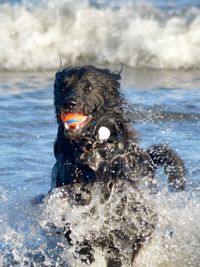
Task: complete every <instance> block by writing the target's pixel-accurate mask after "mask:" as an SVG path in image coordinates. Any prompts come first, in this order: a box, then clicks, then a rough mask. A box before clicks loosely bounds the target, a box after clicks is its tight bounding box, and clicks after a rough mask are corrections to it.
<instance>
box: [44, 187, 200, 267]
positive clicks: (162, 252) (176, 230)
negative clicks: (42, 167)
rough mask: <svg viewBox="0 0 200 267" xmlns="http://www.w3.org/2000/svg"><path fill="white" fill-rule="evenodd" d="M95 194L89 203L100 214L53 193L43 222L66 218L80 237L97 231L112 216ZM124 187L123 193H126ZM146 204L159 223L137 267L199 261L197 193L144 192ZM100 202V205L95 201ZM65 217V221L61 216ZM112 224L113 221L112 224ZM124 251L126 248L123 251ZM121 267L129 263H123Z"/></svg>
mask: <svg viewBox="0 0 200 267" xmlns="http://www.w3.org/2000/svg"><path fill="white" fill-rule="evenodd" d="M97 191H98V190H97ZM97 191H96V192H95V193H94V196H95V198H93V200H92V205H94V204H95V206H96V208H97V210H96V211H95V214H97V213H98V215H99V216H97V217H98V218H97V217H96V216H91V214H90V215H89V212H88V210H90V208H91V207H90V206H88V207H87V206H86V207H78V206H76V205H75V206H70V201H66V199H60V198H59V196H56V195H52V196H51V198H50V199H49V200H48V202H47V206H46V209H45V212H44V213H43V221H41V224H42V225H43V227H44V228H45V225H46V224H47V223H48V222H49V221H51V222H52V221H53V223H54V224H55V225H57V226H60V227H62V226H63V224H65V223H66V221H69V222H70V224H71V226H73V229H74V230H75V233H74V235H73V238H75V239H78V240H80V239H81V238H82V237H83V236H84V237H85V236H87V235H88V233H89V232H90V231H92V230H91V229H93V230H94V231H95V233H97V232H98V231H99V230H100V228H101V226H102V225H104V220H105V219H106V218H108V217H110V216H111V217H112V215H113V214H112V209H111V210H109V212H110V213H109V214H108V213H106V212H105V211H106V209H105V205H104V204H100V199H99V194H98V192H97ZM129 193H130V191H129V190H127V191H126V190H125V192H124V194H127V195H128V194H129ZM146 198H147V201H148V203H149V204H150V203H151V204H152V203H153V205H155V209H156V212H157V214H158V223H157V224H156V228H155V231H154V233H153V235H152V238H151V240H150V241H149V242H147V243H146V244H145V245H144V247H143V248H142V249H141V250H140V252H139V254H138V256H137V258H136V262H135V265H134V266H136V267H158V266H163V267H169V266H170V267H189V266H191V267H197V266H199V260H200V242H199V241H200V227H199V220H200V215H199V208H200V202H199V197H198V194H193V195H192V194H189V193H188V192H180V193H169V192H168V191H167V190H163V191H162V192H160V193H158V194H157V195H151V196H149V195H147V196H146ZM113 199H115V200H114V202H113V206H112V208H113V207H114V205H115V202H117V199H118V198H117V196H114V195H113ZM97 203H99V204H97ZM63 218H65V220H64V219H63ZM113 226H114V224H113ZM124 254H125V251H124ZM68 257H69V261H71V262H75V263H74V264H75V266H83V265H82V264H81V263H80V262H79V261H76V260H74V259H72V257H71V258H70V251H68ZM97 264H100V266H105V264H104V263H103V262H102V255H101V253H100V252H99V255H96V262H95V264H94V266H95V267H97V266H99V265H97ZM123 266H124V267H126V266H128V265H126V264H124V265H123Z"/></svg>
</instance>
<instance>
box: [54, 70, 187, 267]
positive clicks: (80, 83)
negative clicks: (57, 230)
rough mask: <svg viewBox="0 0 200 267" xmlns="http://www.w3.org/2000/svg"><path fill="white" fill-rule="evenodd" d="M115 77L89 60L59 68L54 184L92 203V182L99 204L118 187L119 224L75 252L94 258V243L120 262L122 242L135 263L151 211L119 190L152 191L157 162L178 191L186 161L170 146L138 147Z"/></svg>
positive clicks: (116, 263) (114, 263)
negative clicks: (99, 188)
mask: <svg viewBox="0 0 200 267" xmlns="http://www.w3.org/2000/svg"><path fill="white" fill-rule="evenodd" d="M120 78H121V77H120V74H119V73H111V72H110V71H109V70H108V69H98V68H95V67H94V66H90V65H89V66H80V67H69V68H66V69H63V70H62V71H59V72H57V73H56V79H55V84H54V100H55V102H54V103H55V109H56V116H57V122H58V134H57V139H56V141H55V146H54V153H55V157H56V160H57V161H56V164H55V166H54V168H53V171H52V189H53V188H56V187H62V186H64V187H63V188H64V189H65V191H66V192H67V194H68V197H70V198H73V199H74V200H75V201H76V202H77V204H78V205H83V206H84V205H89V204H90V202H91V199H92V197H93V193H92V192H93V187H94V186H97V185H98V186H99V187H101V191H100V194H101V201H103V202H105V203H106V201H107V202H109V201H110V199H112V197H113V196H112V194H113V192H121V193H120V194H121V198H120V199H121V200H120V204H119V205H118V206H115V208H113V209H114V210H113V212H114V213H115V215H116V216H115V218H116V220H117V222H118V226H117V228H116V229H115V231H114V232H113V231H111V230H110V232H109V230H108V229H109V226H108V227H107V228H106V229H107V230H105V227H106V226H105V227H104V228H102V231H101V234H99V235H96V236H95V235H93V237H92V238H90V240H89V239H85V240H84V241H82V242H80V243H78V242H77V243H76V249H75V255H78V254H79V255H82V256H84V257H82V260H83V261H86V262H87V263H91V262H92V261H94V260H95V259H94V255H93V253H92V251H93V245H94V246H97V247H100V248H101V249H102V250H103V251H105V253H107V254H106V256H105V258H106V261H107V266H122V264H123V263H122V262H123V260H122V254H120V251H121V250H122V247H123V246H124V243H126V245H127V246H129V247H130V248H131V252H130V253H131V254H130V262H133V260H134V257H135V255H136V253H137V251H138V250H139V248H140V247H141V245H142V243H143V242H144V241H145V239H146V238H147V237H148V236H150V235H151V233H152V231H153V228H154V224H155V223H156V222H155V213H154V212H153V211H152V210H151V209H150V208H149V207H148V205H147V204H146V203H145V201H142V199H143V197H142V195H140V198H141V199H140V200H138V199H137V197H135V196H134V195H132V196H131V195H129V194H127V196H126V195H124V194H123V190H122V189H123V188H127V187H131V188H133V192H140V190H141V189H142V188H143V186H146V185H147V187H153V188H154V187H155V186H154V185H155V177H154V176H155V171H156V169H157V167H158V166H159V165H162V166H163V167H164V170H165V172H166V174H167V175H168V182H169V185H170V186H172V187H174V188H175V189H184V188H185V183H186V178H185V176H186V175H185V168H184V164H183V162H182V160H181V158H180V157H179V156H178V155H177V154H176V152H175V151H173V150H172V149H170V148H169V147H168V146H166V145H154V146H152V147H150V148H149V149H148V150H147V151H144V150H143V149H141V148H140V147H139V146H138V141H137V134H136V132H135V130H134V129H133V128H132V124H131V122H130V121H129V119H127V118H126V114H125V112H124V107H125V105H126V100H125V99H124V97H123V96H122V95H121V93H120V91H119V90H120V83H119V80H120ZM70 116H71V117H70ZM73 116H74V117H73ZM70 118H71V119H70ZM74 120H75V121H74ZM76 120H77V121H76ZM120 190H121V191H120ZM130 203H131V204H130ZM127 209H128V210H129V211H128V213H129V215H127V213H125V210H127ZM117 214H118V215H117ZM134 216H135V218H136V217H137V219H133V218H134ZM131 218H132V221H131ZM147 218H148V219H147ZM134 220H137V223H135V222H134ZM148 220H149V221H148ZM128 222H130V223H128ZM105 225H106V223H105ZM125 225H126V227H125ZM71 231H72V230H71V229H70V226H68V227H67V228H66V231H65V234H66V237H67V238H68V241H69V243H73V242H72V240H71V236H70V234H71ZM122 244H123V245H122ZM122 252H123V251H122ZM80 258H81V257H80ZM127 262H128V260H127ZM129 264H131V263H129Z"/></svg>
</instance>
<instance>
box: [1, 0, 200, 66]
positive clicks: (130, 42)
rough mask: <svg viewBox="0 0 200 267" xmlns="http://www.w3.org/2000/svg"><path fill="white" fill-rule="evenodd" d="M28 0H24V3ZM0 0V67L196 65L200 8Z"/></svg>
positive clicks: (199, 48)
mask: <svg viewBox="0 0 200 267" xmlns="http://www.w3.org/2000/svg"><path fill="white" fill-rule="evenodd" d="M26 2H27V3H26ZM28 2H29V1H25V2H23V1H22V2H21V3H18V4H10V3H4V4H0V32H1V42H0V50H1V53H0V69H1V70H20V71H21V70H23V71H26V70H38V69H39V70H46V69H58V68H59V65H60V63H59V55H58V54H60V55H61V58H62V63H63V65H69V64H74V63H76V64H77V63H81V62H84V63H91V62H92V63H98V64H107V63H108V64H121V63H124V64H126V65H128V66H131V67H135V68H143V67H145V68H156V69H180V68H182V69H191V68H192V69H195V68H200V34H199V32H200V9H198V8H197V7H188V8H187V9H185V10H183V9H179V10H171V11H170V10H168V11H167V10H161V9H158V8H156V7H154V6H152V5H149V4H144V3H143V4H140V5H139V4H131V3H130V2H127V3H126V4H124V5H119V6H118V7H112V6H111V5H107V6H106V5H97V4H92V3H88V2H87V1H66V0H63V1H53V0H49V1H46V3H44V2H45V1H41V2H40V3H38V2H37V1H32V2H29V3H28Z"/></svg>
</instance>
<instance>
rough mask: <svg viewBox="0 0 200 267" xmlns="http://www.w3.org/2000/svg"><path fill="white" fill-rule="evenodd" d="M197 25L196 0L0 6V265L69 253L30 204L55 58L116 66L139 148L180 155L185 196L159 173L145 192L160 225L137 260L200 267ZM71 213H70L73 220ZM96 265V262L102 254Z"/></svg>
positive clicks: (142, 265)
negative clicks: (168, 149)
mask: <svg viewBox="0 0 200 267" xmlns="http://www.w3.org/2000/svg"><path fill="white" fill-rule="evenodd" d="M199 32H200V6H199V1H187V0H182V1H167V2H165V1H161V0H160V1H146V2H144V1H109V2H108V1H64V0H63V1H12V2H11V1H1V4H0V33H1V42H0V48H1V49H0V51H1V52H0V69H1V72H0V125H1V127H0V148H1V149H0V151H1V152H0V163H1V164H0V170H1V171H0V174H1V180H0V266H2V267H8V266H20V267H21V266H38V267H40V266H67V264H68V262H69V259H70V260H71V254H70V248H69V246H68V244H67V242H66V240H65V238H63V237H62V235H59V234H58V231H57V230H55V231H54V232H53V231H52V229H51V230H49V231H48V228H47V229H45V228H44V227H42V226H44V225H47V224H48V221H49V222H50V221H51V218H48V212H46V217H44V214H45V212H44V207H42V206H41V205H32V204H31V200H32V199H33V198H34V197H35V196H36V195H38V194H41V193H47V192H48V190H49V188H50V180H51V178H50V176H51V170H52V167H53V165H54V163H55V159H54V155H53V143H54V140H55V137H56V132H57V125H56V119H55V113H54V107H53V81H54V75H55V72H56V70H58V69H59V66H60V64H61V63H60V60H59V55H58V54H60V58H61V59H62V65H70V64H79V63H86V64H89V63H94V64H96V65H97V66H99V67H105V66H106V67H109V68H110V69H111V70H113V71H120V69H121V65H122V64H124V67H123V71H122V86H121V90H122V93H123V94H124V95H125V96H126V97H127V98H128V99H129V101H130V102H131V103H133V104H132V107H131V109H130V116H131V118H132V119H133V120H134V121H135V124H134V127H135V128H136V130H137V131H138V133H139V137H140V143H141V146H142V147H143V148H147V147H149V145H151V144H154V143H166V144H169V145H170V146H172V147H173V148H174V149H175V150H176V151H177V152H178V153H179V154H180V156H181V157H182V158H183V160H184V162H185V165H186V168H187V173H188V174H187V175H188V182H187V188H186V191H185V192H178V193H169V192H168V191H167V184H166V177H165V176H164V174H163V173H162V172H160V173H158V187H159V192H158V194H157V195H155V196H154V199H153V200H152V199H149V201H153V202H154V206H155V208H156V211H157V214H158V224H157V226H156V229H155V232H154V234H153V236H152V239H151V241H150V242H149V243H148V244H146V245H145V247H144V248H143V249H142V250H141V252H140V254H139V255H138V257H137V259H136V266H137V267H160V266H164V267H179V266H184V267H188V266H192V267H198V266H200V226H199V221H200V212H199V210H200V167H199V166H200V142H199V136H200V127H199V121H200V105H199V104H200V91H199V88H200V70H199V68H200V56H199V55H200V34H199ZM57 201H58V200H57ZM62 205H63V204H62V201H60V202H59V201H58V203H57V206H56V208H57V210H58V217H59V215H60V214H61V213H62V208H63V207H62ZM50 209H51V207H47V209H46V210H47V211H50ZM54 210H55V209H54ZM77 212H78V211H77V210H74V211H73V210H72V211H71V213H70V214H69V215H68V216H70V217H71V219H74V220H75V219H77V218H79V220H80V221H81V217H77ZM79 215H80V216H81V213H80V214H79ZM53 216H54V219H55V218H56V215H55V214H54V215H53ZM44 222H45V223H46V224H45V223H44ZM84 227H85V226H84ZM84 229H85V228H84ZM79 230H80V232H81V231H83V228H82V226H81V225H80V229H79ZM97 259H98V258H97ZM95 264H96V265H94V266H102V267H103V263H101V261H100V257H99V261H98V260H97V262H96V263H95ZM74 266H82V265H81V264H80V263H78V262H76V261H75V262H74Z"/></svg>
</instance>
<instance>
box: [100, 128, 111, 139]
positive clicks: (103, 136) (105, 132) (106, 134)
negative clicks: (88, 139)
mask: <svg viewBox="0 0 200 267" xmlns="http://www.w3.org/2000/svg"><path fill="white" fill-rule="evenodd" d="M98 134H99V140H101V141H103V140H108V138H109V137H110V130H109V129H108V128H107V127H105V126H102V127H100V128H99V130H98Z"/></svg>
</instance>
